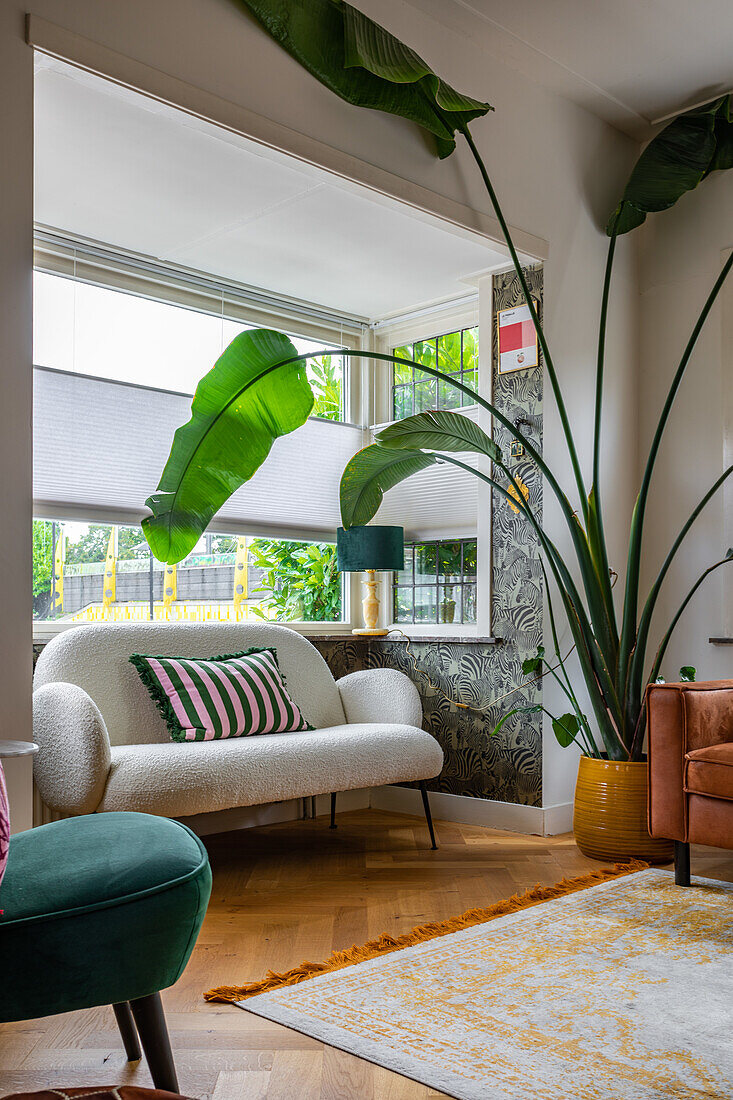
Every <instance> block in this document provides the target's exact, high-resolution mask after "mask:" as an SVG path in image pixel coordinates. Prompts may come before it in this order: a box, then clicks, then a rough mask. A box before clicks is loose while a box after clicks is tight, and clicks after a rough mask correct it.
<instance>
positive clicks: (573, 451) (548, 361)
mask: <svg viewBox="0 0 733 1100" xmlns="http://www.w3.org/2000/svg"><path fill="white" fill-rule="evenodd" d="M462 133H463V136H464V137H465V139H466V141H467V142H468V147H469V149H470V150H471V153H472V154H473V158H474V160H475V161H476V164H477V165H478V168H479V171H480V172H481V177H482V179H483V181H484V186H485V187H486V190H487V192H488V195H489V199H490V201H491V205H492V207H493V208H494V213H495V214H496V217H497V220H498V222H499V225H500V226H501V232H502V234H503V236H504V240H505V241H506V244H507V248H508V249H509V255H510V256H511V259H512V264H513V265H514V270H515V271H516V273H517V277H518V278H519V282H520V284H521V287H522V292H523V294H524V300H525V301H526V303H527V307H528V308H529V312H530V316H531V318H532V321H533V322H534V326H535V329H536V330H537V337H538V339H539V342H540V347H541V348H542V354H543V356H544V359H545V365H546V367H547V374H548V377H549V379H550V384H551V386H552V392H553V394H554V396H555V402H556V404H557V409H558V412H559V414H560V421H561V423H562V427H563V432H564V435H565V441H566V443H567V447H568V453H569V455H570V461H571V463H572V467H573V473H574V474H575V482H576V485H577V487H578V494H579V496H580V506H581V508H582V510H583V516H584V517H585V518H586V519H587V515H588V503H587V500H586V496H587V492H586V488H585V482H584V481H583V473H582V470H581V468H580V460H579V458H578V452H577V448H576V446H575V439H574V438H573V433H572V431H571V429H570V420H569V418H568V413H567V409H566V407H565V401H564V399H563V395H562V390H561V388H560V382H559V379H558V377H557V372H556V370H555V365H554V363H553V361H552V356H551V354H550V349H549V347H548V344H547V340H546V338H545V333H544V329H543V328H542V325H541V324H540V319H539V317H538V316H537V310H536V309H535V305H534V300H533V298H532V295H531V293H530V289H529V286H528V284H527V279H526V276H525V274H524V269H523V268H522V265H521V264H520V262H519V256H518V255H517V250H516V248H515V247H514V241H513V240H512V236H511V233H510V232H509V226H508V225H507V223H506V219H505V217H504V213H503V211H502V209H501V206H500V205H499V200H498V198H497V196H496V192H495V191H494V187H493V184H492V182H491V178H490V177H489V173H488V171H487V170H486V165H485V164H484V162H483V160H482V158H481V154H480V153H479V151H478V149H477V148H476V144H475V142H474V140H473V138H472V137H471V133H470V131H469V129H468V126H467V125H466V124H465V123H464V124H463V126H462Z"/></svg>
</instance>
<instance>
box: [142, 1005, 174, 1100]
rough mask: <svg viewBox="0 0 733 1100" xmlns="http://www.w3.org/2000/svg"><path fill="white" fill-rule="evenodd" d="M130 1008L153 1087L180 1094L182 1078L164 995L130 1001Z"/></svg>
mask: <svg viewBox="0 0 733 1100" xmlns="http://www.w3.org/2000/svg"><path fill="white" fill-rule="evenodd" d="M130 1008H131V1009H132V1015H133V1017H134V1020H135V1023H136V1025H137V1030H138V1033H139V1035H140V1042H141V1043H142V1046H143V1050H144V1051H145V1060H146V1061H147V1063H148V1069H149V1070H150V1076H151V1077H152V1078H153V1084H154V1085H155V1087H156V1089H165V1090H166V1091H167V1092H178V1091H179V1089H178V1078H177V1076H176V1067H175V1064H174V1062H173V1052H172V1051H171V1044H170V1039H169V1038H168V1028H167V1027H166V1024H165V1016H164V1015H163V1005H162V1003H161V1000H160V993H151V995H150V996H149V997H140V998H139V999H138V1000H137V1001H130Z"/></svg>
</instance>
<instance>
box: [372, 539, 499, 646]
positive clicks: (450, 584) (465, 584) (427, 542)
mask: <svg viewBox="0 0 733 1100" xmlns="http://www.w3.org/2000/svg"><path fill="white" fill-rule="evenodd" d="M451 543H458V544H459V545H460V552H461V566H460V569H459V570H458V574H457V575H458V576H460V578H461V579H460V580H458V581H445V580H443V581H442V582H441V579H440V577H441V573H440V548H441V546H446V545H449V544H451ZM469 544H472V545H474V546H475V547H476V572H475V573H474V574H468V576H473V580H467V579H466V577H467V574H466V573H465V569H464V565H465V556H466V546H467V545H469ZM408 546H409V547H410V548H411V550H412V582H411V583H407V584H405V583H401V582H400V581H398V580H397V576H398V574H397V573H393V574H392V614H393V621H394V622H395V623H397V622H399V623H400V626H405V625H406V626H421V627H429V626H445V627H449V626H450V627H458V628H461V627H464V626H469V627H474V626H475V625H476V621H475V619H474V621H473V622H471V621H470V620H469V621H468V622H466V621H465V620H464V619H463V608H464V599H463V595H464V592H465V589H466V588H471V589H473V593H474V607H475V604H476V594H477V589H478V539H477V538H476V536H475V535H473V536H469V537H468V538H450V537H448V538H437V539H414V540H410V541H409V542H406V543H405V549H406V550H407V548H408ZM418 546H423V547H428V546H434V547H435V548H436V549H435V583H432V582H431V583H428V582H420V583H418V582H417V581H416V576H417V574H416V560H415V550H416V548H417V547H418ZM418 588H420V589H424V588H431V589H434V590H435V612H436V616H437V615H439V614H440V602H441V601H440V590H441V588H442V589H445V588H451V589H455V588H460V590H461V619H460V620H459V621H457V622H456V621H453V622H441V620H440V619H439V618H436V619H435V621H434V622H433V620H431V619H427V620H425V621H421V622H416V621H414V616H415V596H414V593H415V591H416V589H418ZM400 590H405V591H410V592H412V594H413V622H411V623H410V622H409V621H407V620H398V619H397V617H396V616H395V615H394V609H395V603H396V600H397V593H398V591H400Z"/></svg>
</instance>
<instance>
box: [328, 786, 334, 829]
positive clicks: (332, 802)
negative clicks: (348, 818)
mask: <svg viewBox="0 0 733 1100" xmlns="http://www.w3.org/2000/svg"><path fill="white" fill-rule="evenodd" d="M328 827H329V829H335V828H336V792H335V791H333V792H332V793H331V824H330V825H329V826H328Z"/></svg>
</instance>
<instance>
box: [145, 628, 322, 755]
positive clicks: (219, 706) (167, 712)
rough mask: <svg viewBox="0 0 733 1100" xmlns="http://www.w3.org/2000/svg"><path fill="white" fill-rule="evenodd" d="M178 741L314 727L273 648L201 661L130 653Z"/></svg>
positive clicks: (213, 738) (251, 650)
mask: <svg viewBox="0 0 733 1100" xmlns="http://www.w3.org/2000/svg"><path fill="white" fill-rule="evenodd" d="M130 660H131V661H132V663H133V665H134V666H135V668H136V669H137V671H138V672H139V674H140V678H141V679H142V681H143V683H144V684H145V686H146V688H147V689H148V691H149V692H150V694H151V696H152V698H153V701H154V702H155V704H156V706H157V707H158V710H159V711H160V712H161V714H162V715H163V717H164V719H165V722H166V725H167V726H168V730H169V732H170V735H171V737H172V738H173V740H174V741H213V740H216V739H218V738H222V737H249V736H251V735H252V734H258V733H295V732H297V731H299V730H310V729H313V726H311V725H309V723H308V722H306V720H305V718H304V717H303V715H302V714H301V712H300V710H299V708H298V707H297V705H296V704H295V703H294V702H293V700H292V699H291V698H290V696H289V694H288V692H287V689H286V687H285V682H284V680H283V677H282V673H281V672H280V669H279V667H278V663H277V653H276V652H275V650H274V649H248V650H245V651H244V652H242V653H230V654H227V655H226V656H223V657H212V658H210V659H206V660H202V659H199V658H191V657H148V656H145V654H142V653H133V655H132V656H131V657H130Z"/></svg>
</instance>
